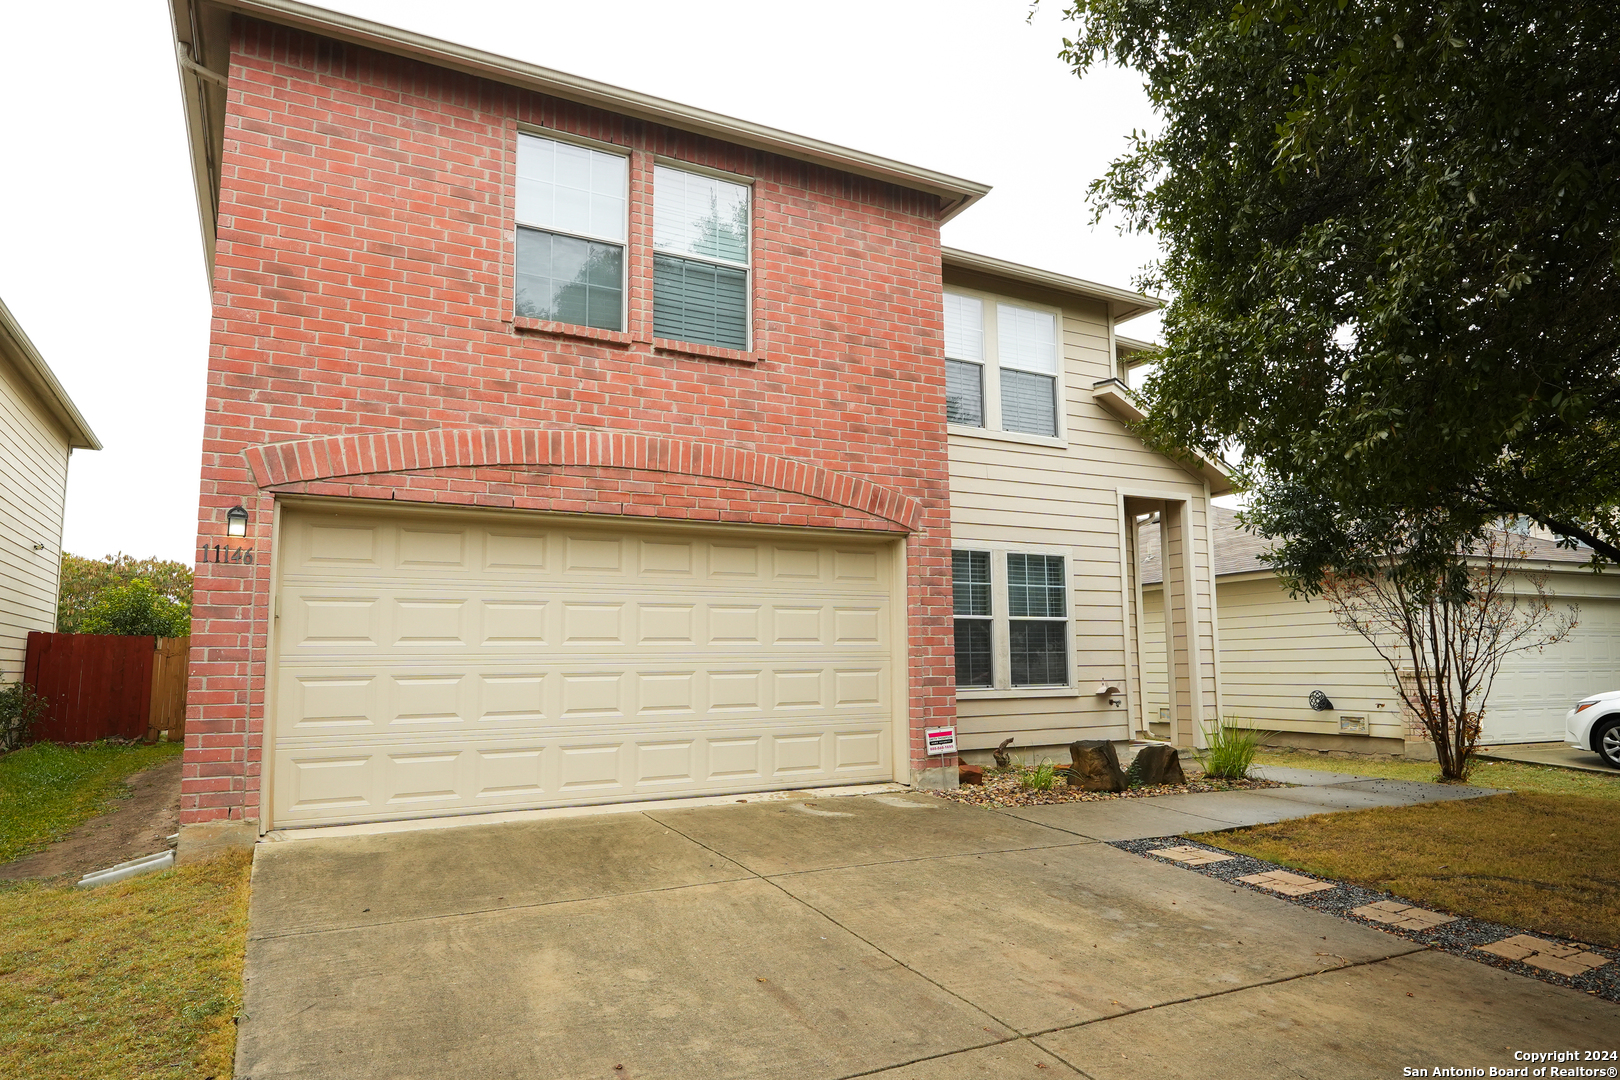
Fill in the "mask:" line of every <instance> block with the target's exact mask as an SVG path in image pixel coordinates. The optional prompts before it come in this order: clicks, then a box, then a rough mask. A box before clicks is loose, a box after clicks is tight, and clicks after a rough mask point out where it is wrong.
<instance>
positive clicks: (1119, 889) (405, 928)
mask: <svg viewBox="0 0 1620 1080" xmlns="http://www.w3.org/2000/svg"><path fill="white" fill-rule="evenodd" d="M1317 776H1318V778H1320V776H1321V774H1317ZM1330 780H1331V782H1325V783H1324V782H1316V783H1312V784H1311V786H1310V787H1308V788H1297V789H1292V790H1291V791H1287V792H1281V791H1272V792H1267V793H1265V794H1264V795H1263V796H1262V795H1259V794H1257V793H1250V792H1231V793H1221V794H1220V795H1213V796H1200V795H1188V796H1173V797H1170V798H1164V799H1132V800H1118V801H1115V802H1108V803H1089V804H1070V805H1069V806H1063V807H1044V808H1032V809H1021V810H1016V811H1013V810H1001V811H985V810H982V809H978V808H975V807H969V806H964V805H960V804H955V803H950V802H946V801H944V800H940V799H935V798H932V797H930V796H926V795H920V794H906V795H893V794H888V795H870V796H857V797H846V798H821V799H817V798H805V799H802V800H795V801H788V802H782V801H771V802H751V803H748V804H746V805H729V806H719V807H707V808H700V809H666V810H661V809H659V808H658V807H657V806H656V805H648V806H646V807H645V808H643V809H641V810H640V811H633V812H624V813H617V814H611V815H602V816H594V817H575V818H566V819H553V820H543V821H532V822H522V823H511V824H501V825H489V826H467V827H461V828H455V829H444V830H437V831H427V832H411V833H399V834H393V835H380V836H363V837H346V838H340V839H319V840H299V841H295V842H287V843H272V844H263V845H261V846H260V847H259V849H258V854H257V858H256V860H255V864H254V874H253V901H252V911H251V919H252V930H251V933H250V937H249V942H248V954H247V971H246V987H245V1005H244V1010H243V1011H244V1014H245V1015H244V1017H243V1019H242V1020H241V1023H240V1027H239V1039H238V1059H237V1071H236V1075H237V1077H238V1078H239V1080H247V1078H252V1080H271V1078H283V1077H299V1078H310V1080H318V1078H323V1077H334V1078H335V1077H344V1078H355V1080H362V1078H372V1077H375V1078H379V1080H382V1078H387V1080H410V1078H423V1080H426V1078H429V1077H432V1078H457V1077H466V1078H474V1077H477V1078H481V1080H482V1078H507V1077H510V1078H518V1077H522V1078H525V1080H539V1078H547V1077H556V1078H569V1080H573V1078H581V1077H603V1078H609V1077H611V1078H619V1077H635V1078H650V1077H659V1078H668V1080H681V1078H688V1077H690V1078H698V1077H702V1078H721V1077H737V1078H744V1077H782V1078H790V1080H798V1078H803V1080H823V1078H825V1080H833V1078H839V1077H854V1076H879V1077H883V1078H886V1080H901V1078H904V1080H924V1078H929V1080H932V1078H942V1080H954V1078H966V1077H998V1078H999V1077H1017V1076H1029V1077H1038V1076H1074V1075H1087V1076H1092V1077H1114V1076H1118V1077H1140V1076H1165V1077H1176V1076H1188V1077H1191V1076H1199V1077H1240V1076H1242V1077H1250V1076H1274V1075H1289V1076H1301V1077H1322V1078H1327V1077H1334V1078H1339V1077H1361V1076H1366V1077H1387V1076H1399V1075H1401V1069H1402V1068H1403V1067H1405V1066H1413V1067H1429V1066H1433V1065H1436V1064H1441V1065H1456V1066H1477V1067H1488V1066H1490V1065H1498V1066H1503V1065H1509V1064H1512V1061H1511V1052H1510V1051H1508V1050H1505V1049H1504V1048H1505V1047H1518V1048H1526V1049H1548V1048H1559V1049H1563V1048H1573V1047H1590V1048H1599V1043H1600V1041H1601V1039H1602V1038H1603V1037H1604V1036H1603V1034H1602V1033H1603V1032H1612V1031H1614V1030H1617V1029H1620V1008H1617V1007H1616V1006H1614V1005H1613V1004H1611V1003H1608V1002H1605V1001H1601V1000H1599V999H1596V998H1592V997H1589V996H1587V995H1584V994H1580V993H1576V992H1574V991H1570V990H1565V989H1562V988H1559V987H1556V986H1550V985H1547V984H1544V983H1540V982H1537V981H1534V980H1530V979H1525V978H1521V977H1519V976H1515V975H1509V974H1505V973H1503V972H1501V971H1497V970H1495V969H1493V968H1490V967H1487V966H1485V965H1483V964H1474V963H1471V962H1469V961H1465V960H1459V959H1457V958H1455V957H1452V956H1448V955H1445V954H1443V953H1438V952H1430V951H1426V950H1423V949H1421V948H1419V947H1418V946H1415V945H1414V944H1412V943H1411V942H1408V941H1405V940H1403V939H1401V938H1397V937H1394V936H1392V935H1388V934H1384V933H1382V932H1380V931H1377V930H1372V929H1369V928H1367V927H1365V926H1361V925H1358V924H1354V923H1350V922H1346V921H1344V920H1341V919H1337V918H1334V917H1331V916H1328V915H1324V914H1321V913H1318V912H1314V911H1311V910H1309V909H1306V908H1303V907H1299V906H1296V905H1291V904H1287V903H1284V902H1282V901H1278V900H1273V899H1271V898H1269V897H1266V896H1263V895H1260V894H1258V893H1255V892H1251V891H1248V890H1234V889H1233V888H1232V887H1231V886H1228V885H1226V884H1224V883H1222V882H1220V881H1218V880H1216V879H1214V878H1210V877H1206V876H1203V875H1200V874H1189V873H1187V872H1185V871H1183V870H1180V869H1178V868H1176V867H1173V866H1170V865H1167V864H1161V863H1158V862H1156V861H1154V860H1148V859H1142V858H1139V857H1136V856H1134V855H1130V854H1128V853H1126V852H1123V851H1120V850H1118V849H1116V848H1113V847H1109V846H1108V845H1106V844H1102V843H1099V842H1098V841H1099V840H1101V839H1104V838H1112V837H1115V836H1121V835H1124V834H1130V835H1137V836H1143V835H1161V834H1166V833H1171V832H1178V831H1185V832H1194V831H1199V830H1201V829H1206V828H1220V827H1226V826H1225V823H1232V824H1237V823H1242V822H1247V821H1250V820H1275V819H1276V818H1277V817H1279V816H1295V815H1298V814H1305V813H1315V812H1321V811H1322V810H1323V809H1324V808H1328V807H1336V806H1340V805H1345V806H1349V805H1354V806H1361V805H1394V804H1395V803H1396V802H1410V801H1413V800H1414V799H1418V798H1421V797H1430V798H1432V797H1438V796H1439V795H1440V794H1442V793H1440V792H1432V791H1420V790H1415V789H1414V788H1413V786H1411V785H1394V786H1391V785H1389V784H1388V783H1387V782H1384V781H1376V782H1369V781H1367V780H1365V779H1357V778H1354V777H1341V778H1330ZM1432 786H1433V785H1416V788H1429V787H1432ZM1446 792H1448V793H1450V794H1453V795H1455V794H1456V792H1455V789H1446ZM1228 796H1233V797H1228ZM1262 799H1263V800H1264V801H1263V802H1262V801H1261V800H1262ZM1088 807H1097V808H1102V809H1100V810H1087V808H1088ZM1050 811H1076V812H1077V813H1070V814H1062V815H1059V814H1052V813H1049V812H1050ZM1087 814H1089V815H1090V816H1085V815H1087ZM1166 824H1171V825H1173V826H1174V827H1173V828H1165V827H1164V826H1165V825H1166Z"/></svg>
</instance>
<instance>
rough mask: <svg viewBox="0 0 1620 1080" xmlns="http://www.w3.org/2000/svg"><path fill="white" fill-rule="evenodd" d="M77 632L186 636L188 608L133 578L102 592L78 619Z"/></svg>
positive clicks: (139, 579)
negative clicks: (127, 582) (92, 605)
mask: <svg viewBox="0 0 1620 1080" xmlns="http://www.w3.org/2000/svg"><path fill="white" fill-rule="evenodd" d="M79 633H83V634H134V635H140V634H151V635H152V636H154V637H186V636H187V635H188V634H190V633H191V609H190V608H189V607H182V606H181V605H180V604H179V603H178V602H177V601H175V600H172V599H170V598H169V597H167V596H164V595H163V594H162V593H159V592H158V591H157V590H156V589H154V588H152V584H151V582H149V581H147V580H146V579H145V578H136V579H135V580H134V581H131V582H130V583H129V584H128V585H114V586H112V587H111V588H108V589H103V590H102V591H101V595H100V596H98V597H97V598H96V603H95V606H94V607H92V608H91V609H90V610H89V611H88V612H87V613H86V614H85V616H84V618H83V619H81V620H80V623H79Z"/></svg>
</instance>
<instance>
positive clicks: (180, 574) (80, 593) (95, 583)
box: [56, 552, 191, 634]
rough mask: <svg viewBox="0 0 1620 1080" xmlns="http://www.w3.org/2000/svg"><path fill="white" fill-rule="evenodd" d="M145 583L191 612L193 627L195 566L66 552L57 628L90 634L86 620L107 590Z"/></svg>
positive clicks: (74, 632)
mask: <svg viewBox="0 0 1620 1080" xmlns="http://www.w3.org/2000/svg"><path fill="white" fill-rule="evenodd" d="M137 580H139V581H145V582H147V583H148V584H149V585H150V586H151V587H152V591H153V592H155V593H156V594H157V595H159V596H162V597H166V598H168V599H169V600H172V601H174V602H175V603H176V604H178V605H180V607H181V608H183V609H184V610H185V611H186V612H187V625H188V626H189V625H190V616H189V613H190V611H191V567H189V566H187V565H186V564H185V563H181V562H174V561H171V560H169V559H137V558H134V557H133V556H130V555H124V554H122V553H120V554H118V555H108V556H106V557H105V558H101V559H86V558H84V557H83V556H81V555H70V554H68V553H67V552H63V553H62V588H61V596H60V601H59V607H58V609H57V615H56V627H57V629H58V630H60V631H61V632H62V633H64V634H88V633H100V632H102V631H93V630H87V629H86V628H85V626H84V620H85V618H86V617H87V616H88V615H89V614H90V612H91V610H92V609H93V608H94V607H95V606H96V603H97V601H98V600H99V599H100V597H101V594H102V593H103V592H104V591H106V590H107V589H111V588H115V587H119V586H124V585H128V584H129V583H130V582H132V581H137Z"/></svg>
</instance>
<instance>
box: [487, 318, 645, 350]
mask: <svg viewBox="0 0 1620 1080" xmlns="http://www.w3.org/2000/svg"><path fill="white" fill-rule="evenodd" d="M512 329H513V330H515V331H518V332H520V333H525V334H545V335H546V336H547V337H563V338H577V339H579V340H581V341H599V342H601V343H603V344H604V345H629V344H630V343H631V341H632V338H631V337H630V335H629V334H627V333H625V332H624V331H622V330H598V329H597V328H596V327H594V326H578V325H576V324H574V323H562V322H548V321H546V320H544V319H525V318H522V317H521V316H520V317H518V318H514V319H513V320H512Z"/></svg>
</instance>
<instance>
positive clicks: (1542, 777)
mask: <svg viewBox="0 0 1620 1080" xmlns="http://www.w3.org/2000/svg"><path fill="white" fill-rule="evenodd" d="M1254 763H1255V764H1256V765H1286V766H1289V767H1291V768H1296V769H1319V770H1321V771H1322V772H1346V773H1356V774H1358V775H1360V776H1384V777H1388V778H1390V779H1392V780H1438V779H1439V778H1440V768H1439V766H1437V765H1436V764H1435V763H1434V762H1432V761H1368V760H1363V759H1361V758H1337V757H1328V756H1327V755H1325V754H1314V753H1310V752H1308V751H1307V752H1303V753H1301V752H1294V751H1287V750H1266V751H1262V752H1261V753H1259V754H1256V755H1255V758H1254ZM1468 782H1469V784H1470V785H1471V786H1474V787H1488V788H1504V789H1506V790H1508V791H1534V792H1540V793H1542V794H1544V795H1580V796H1583V797H1585V798H1590V799H1620V773H1616V774H1615V775H1613V776H1605V775H1603V774H1602V773H1587V772H1575V771H1573V770H1571V769H1555V768H1552V767H1551V766H1547V765H1523V764H1520V763H1519V762H1517V761H1481V762H1478V763H1476V764H1475V766H1474V771H1473V773H1472V775H1470V776H1469V778H1468Z"/></svg>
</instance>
